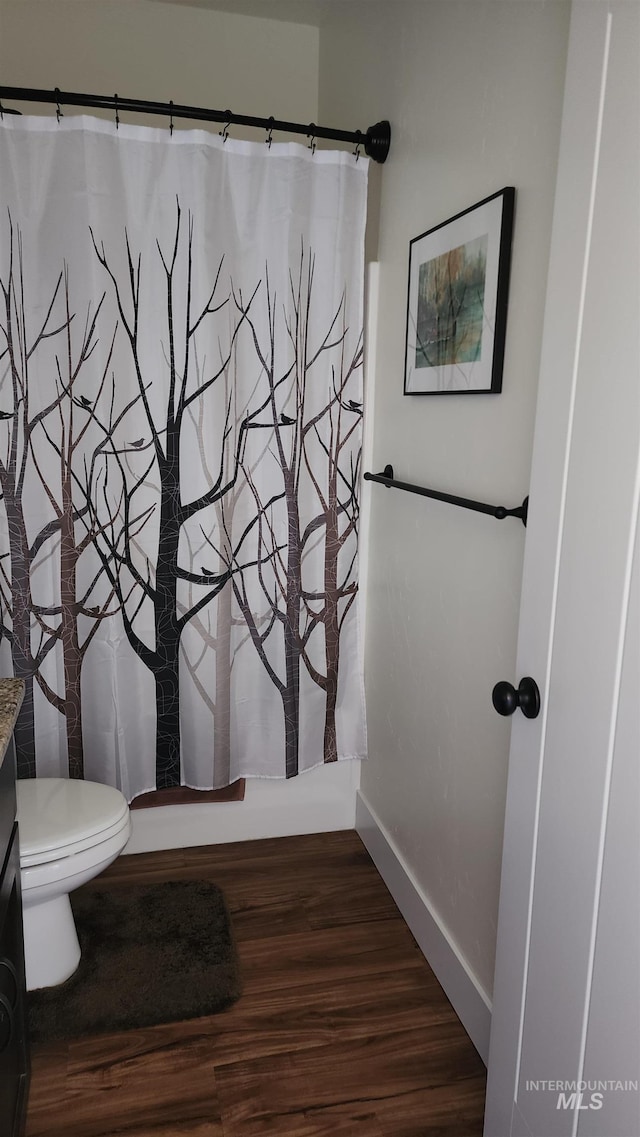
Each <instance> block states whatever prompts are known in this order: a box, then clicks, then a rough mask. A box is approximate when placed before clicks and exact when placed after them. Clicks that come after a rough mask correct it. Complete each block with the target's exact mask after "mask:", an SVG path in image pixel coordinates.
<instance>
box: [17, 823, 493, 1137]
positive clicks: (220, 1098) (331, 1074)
mask: <svg viewBox="0 0 640 1137" xmlns="http://www.w3.org/2000/svg"><path fill="white" fill-rule="evenodd" d="M193 878H203V879H208V880H212V881H214V882H215V883H216V884H218V885H219V886H220V887H221V888H222V889H223V890H224V892H225V895H226V898H227V903H228V905H229V908H230V911H231V913H232V916H233V926H234V929H235V934H236V939H237V942H238V947H239V953H240V958H241V964H242V971H243V981H244V992H243V995H242V996H241V998H240V1000H239V1002H238V1003H236V1004H235V1006H233V1007H232V1008H230V1009H229V1010H228V1011H225V1012H223V1013H222V1014H219V1015H213V1016H211V1017H210V1018H203V1019H196V1020H193V1021H191V1022H186V1023H173V1024H168V1025H166V1026H160V1027H155V1028H153V1029H149V1030H140V1031H132V1032H129V1033H126V1034H111V1035H104V1036H102V1037H100V1038H97V1037H96V1038H92V1039H85V1040H79V1041H75V1042H72V1043H69V1044H66V1043H64V1044H60V1043H56V1044H47V1045H46V1046H44V1045H43V1046H40V1047H36V1048H34V1050H33V1055H32V1062H33V1073H32V1086H31V1094H30V1102H29V1113H28V1119H27V1137H39V1135H42V1134H46V1135H47V1137H105V1135H112V1134H118V1133H123V1134H126V1135H127V1137H182V1135H189V1137H426V1135H429V1137H438V1135H439V1137H445V1135H446V1137H479V1135H480V1134H481V1133H482V1113H483V1105H484V1093H485V1070H484V1066H483V1064H482V1062H481V1061H480V1059H479V1057H478V1055H477V1053H476V1051H475V1049H474V1047H473V1046H472V1044H471V1042H470V1041H469V1039H468V1037H467V1035H466V1034H465V1032H464V1030H463V1029H462V1027H461V1025H460V1023H459V1021H458V1019H457V1018H456V1016H455V1014H454V1013H453V1011H452V1009H451V1007H450V1005H449V1003H448V1002H447V999H446V998H445V996H444V994H443V992H442V990H441V988H440V986H439V985H438V983H437V981H436V979H435V978H434V976H433V973H432V971H431V969H430V968H429V966H428V965H427V964H426V962H425V960H424V958H423V956H422V954H421V953H420V951H419V949H418V947H417V945H416V943H415V941H414V939H413V937H412V936H411V933H410V932H409V930H408V928H407V926H406V925H405V923H404V921H403V920H402V918H401V916H400V915H399V913H398V910H397V908H396V907H395V904H394V903H393V901H392V900H391V897H390V895H389V893H388V892H387V889H386V887H385V885H384V884H383V882H382V880H381V878H380V877H379V875H378V873H377V871H376V869H375V868H374V866H373V864H372V862H371V860H370V858H369V856H368V854H367V852H366V850H365V849H364V846H363V845H362V843H361V841H360V839H359V837H358V836H357V834H356V833H354V832H343V833H325V834H318V835H313V836H305V837H285V838H279V839H277V840H269V841H253V842H242V843H238V844H231V845H219V846H212V847H206V848H199V849H187V850H172V851H168V852H161V853H146V854H140V855H137V856H131V857H121V858H120V859H119V861H117V862H116V863H115V865H113V866H112V867H111V868H110V869H108V870H107V872H106V873H105V874H103V876H102V877H100V878H99V879H100V882H101V883H102V882H105V883H107V882H110V883H111V884H112V885H116V884H120V883H127V882H131V883H133V882H134V881H136V882H137V881H154V880H158V881H160V880H176V879H193Z"/></svg>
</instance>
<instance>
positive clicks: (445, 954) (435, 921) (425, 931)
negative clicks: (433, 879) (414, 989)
mask: <svg viewBox="0 0 640 1137" xmlns="http://www.w3.org/2000/svg"><path fill="white" fill-rule="evenodd" d="M355 827H356V830H357V832H358V834H359V836H360V837H361V839H362V841H363V843H364V845H365V846H366V848H367V850H368V852H369V855H370V856H371V859H372V860H373V862H374V864H375V866H376V868H377V869H378V872H379V873H380V876H381V877H382V879H383V880H384V882H385V884H386V886H387V888H388V889H389V892H390V893H391V895H392V896H393V899H394V900H395V902H396V904H397V905H398V908H399V909H400V912H401V913H402V915H403V916H404V919H405V920H406V922H407V924H408V926H409V928H410V929H411V931H412V933H413V935H414V937H415V939H416V942H417V944H418V947H419V948H420V950H421V952H422V953H423V955H424V956H425V958H426V960H427V962H428V964H429V965H430V967H431V968H432V970H433V972H434V974H435V976H436V978H437V979H438V981H439V983H441V985H442V987H443V989H444V991H445V994H446V996H447V998H448V999H449V1002H450V1003H451V1005H452V1007H453V1009H454V1011H455V1012H456V1014H457V1015H458V1018H459V1019H460V1021H461V1023H462V1025H463V1027H464V1028H465V1030H466V1032H467V1034H468V1035H469V1037H470V1038H471V1041H472V1042H473V1044H474V1046H475V1048H476V1050H477V1051H478V1053H479V1055H480V1057H481V1058H482V1061H483V1062H484V1063H485V1065H486V1064H487V1061H488V1057H489V1030H490V1027H491V1000H490V999H489V997H488V995H487V993H486V991H485V990H484V989H483V987H482V986H481V984H480V983H479V982H478V980H477V978H476V977H475V976H474V975H473V972H472V971H471V969H470V967H469V965H468V964H467V963H466V961H465V959H464V957H463V956H462V954H461V952H460V951H459V949H458V948H457V947H456V944H455V943H454V941H453V940H452V939H451V937H450V936H449V935H448V933H447V929H446V928H445V926H444V924H443V923H442V921H441V920H440V919H439V917H438V915H437V913H436V912H435V911H434V909H433V908H432V907H431V905H430V903H429V900H428V898H427V897H426V896H425V894H424V892H423V891H422V890H421V888H420V887H419V885H418V884H417V882H416V881H415V879H414V877H413V875H412V873H411V870H410V869H409V868H408V866H407V865H406V864H405V862H404V861H403V859H402V856H401V855H400V853H399V852H398V850H397V848H396V847H395V845H394V843H393V840H392V838H391V837H390V835H389V833H387V832H386V830H385V829H384V826H383V825H382V823H381V822H380V820H379V819H378V818H377V817H376V815H375V813H374V811H373V809H372V808H371V806H370V805H369V804H368V803H367V801H366V800H365V798H364V797H363V796H362V793H358V794H357V797H356V826H355Z"/></svg>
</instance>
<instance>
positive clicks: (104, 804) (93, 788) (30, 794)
mask: <svg viewBox="0 0 640 1137" xmlns="http://www.w3.org/2000/svg"><path fill="white" fill-rule="evenodd" d="M16 792H17V795H18V832H19V840H20V861H21V863H22V864H23V865H24V864H25V863H31V864H33V863H35V862H37V861H39V860H40V861H46V860H51V859H52V858H55V856H56V855H59V856H64V850H65V849H67V848H68V847H70V846H71V847H74V848H73V851H74V852H75V851H77V850H78V849H79V848H82V847H83V845H84V844H85V843H86V844H91V843H92V842H94V841H95V840H96V839H99V840H102V839H103V838H104V837H105V836H106V835H107V831H108V830H112V829H117V828H118V827H119V826H121V825H122V824H123V822H126V820H127V817H128V813H129V806H128V805H127V802H126V800H125V798H124V796H123V795H122V794H121V793H120V790H116V789H114V787H113V786H103V785H101V784H100V783H99V782H83V781H76V780H67V779H65V778H26V779H19V780H18V781H17V783H16Z"/></svg>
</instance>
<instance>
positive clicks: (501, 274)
mask: <svg viewBox="0 0 640 1137" xmlns="http://www.w3.org/2000/svg"><path fill="white" fill-rule="evenodd" d="M515 192H516V191H515V188H514V187H513V186H505V187H504V189H501V190H499V191H498V192H497V193H494V194H492V195H491V196H490V197H485V198H484V199H483V200H482V201H479V202H477V203H476V204H475V205H472V206H470V207H469V209H465V210H463V211H462V212H461V213H457V214H456V215H455V216H454V217H450V218H449V219H448V220H447V221H443V222H441V224H440V225H435V226H434V227H433V229H428V230H427V232H426V233H421V234H420V236H419V237H414V238H413V240H412V241H410V243H409V282H408V289H407V329H406V344H405V364H404V394H405V395H462V394H466V395H480V394H493V395H496V394H498V393H499V392H500V391H501V390H502V372H503V365H504V345H505V336H506V327H507V306H508V297H509V275H510V268H511V241H512V236H513V218H514V211H515Z"/></svg>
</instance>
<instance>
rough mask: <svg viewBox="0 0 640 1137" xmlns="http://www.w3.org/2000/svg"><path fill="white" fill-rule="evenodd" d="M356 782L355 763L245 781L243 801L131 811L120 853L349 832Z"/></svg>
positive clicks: (352, 819)
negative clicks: (287, 777)
mask: <svg viewBox="0 0 640 1137" xmlns="http://www.w3.org/2000/svg"><path fill="white" fill-rule="evenodd" d="M359 784H360V763H359V762H358V761H344V762H335V763H332V764H331V765H328V766H318V767H317V768H316V769H315V770H309V771H308V772H307V773H305V774H300V775H299V777H297V778H291V779H290V780H289V781H283V780H282V779H276V778H273V779H267V778H247V782H246V790H245V797H244V801H228V802H203V803H202V804H198V805H165V806H162V808H161V809H157V808H156V809H134V810H132V813H131V823H132V829H133V831H132V834H131V837H130V839H129V844H128V845H127V847H126V849H125V853H151V852H155V851H156V850H158V849H187V848H191V847H192V846H195V845H221V844H226V843H227V842H229V841H256V840H260V839H262V838H265V837H292V836H294V835H295V834H298V833H330V832H332V831H334V830H337V829H353V828H354V827H355V813H356V790H357V788H358V786H359Z"/></svg>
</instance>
